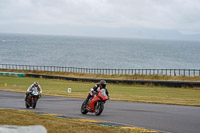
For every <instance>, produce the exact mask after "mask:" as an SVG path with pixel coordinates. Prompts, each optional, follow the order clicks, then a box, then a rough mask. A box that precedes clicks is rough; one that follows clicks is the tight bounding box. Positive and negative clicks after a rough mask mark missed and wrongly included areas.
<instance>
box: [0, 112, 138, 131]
mask: <svg viewBox="0 0 200 133" xmlns="http://www.w3.org/2000/svg"><path fill="white" fill-rule="evenodd" d="M0 114H1V115H0V125H18V126H28V125H43V126H44V127H45V128H46V129H47V131H48V133H94V132H95V133H102V132H105V133H130V132H131V133H142V132H141V131H137V130H135V131H134V130H127V129H121V128H119V127H104V126H100V125H97V124H94V123H88V122H80V121H76V120H74V119H68V118H57V117H52V116H45V115H38V114H35V113H33V112H30V111H23V110H18V111H17V110H11V109H0Z"/></svg>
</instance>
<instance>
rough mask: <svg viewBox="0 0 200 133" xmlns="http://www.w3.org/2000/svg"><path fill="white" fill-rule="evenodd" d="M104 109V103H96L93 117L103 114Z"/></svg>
mask: <svg viewBox="0 0 200 133" xmlns="http://www.w3.org/2000/svg"><path fill="white" fill-rule="evenodd" d="M103 109H104V103H103V102H98V103H97V104H96V106H95V115H96V116H98V115H100V114H101V113H102V112H103Z"/></svg>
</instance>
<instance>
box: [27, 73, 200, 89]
mask: <svg viewBox="0 0 200 133" xmlns="http://www.w3.org/2000/svg"><path fill="white" fill-rule="evenodd" d="M26 76H27V77H35V78H41V77H42V78H48V79H62V80H71V81H82V82H95V83H97V82H99V81H100V79H95V78H92V79H91V78H74V77H65V76H53V75H43V74H26ZM105 80H106V82H107V83H115V84H142V85H146V84H151V85H156V86H167V87H200V82H191V81H166V80H120V79H105Z"/></svg>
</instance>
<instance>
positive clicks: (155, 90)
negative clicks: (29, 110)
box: [0, 76, 200, 106]
mask: <svg viewBox="0 0 200 133" xmlns="http://www.w3.org/2000/svg"><path fill="white" fill-rule="evenodd" d="M34 81H38V82H39V84H40V85H41V86H42V88H43V94H45V95H54V96H65V97H66V96H67V97H79V98H86V97H87V94H88V91H89V90H90V88H91V87H93V86H94V83H89V82H74V81H66V80H56V79H43V78H28V77H23V78H19V77H9V76H0V90H7V91H17V92H25V91H26V89H27V88H28V87H29V86H30V84H32V83H33V82H34ZM5 83H7V87H5V86H4V84H5ZM107 87H108V90H109V93H110V99H111V100H122V101H131V102H145V103H161V104H174V105H189V106H200V88H174V87H159V86H145V85H124V84H108V85H107ZM68 88H72V93H70V94H68V93H67V89H68Z"/></svg>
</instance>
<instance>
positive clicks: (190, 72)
mask: <svg viewBox="0 0 200 133" xmlns="http://www.w3.org/2000/svg"><path fill="white" fill-rule="evenodd" d="M0 69H13V70H29V71H35V70H37V71H51V72H73V73H89V74H105V75H115V74H124V75H125V74H127V75H168V76H200V69H98V68H76V67H61V66H35V65H14V64H0Z"/></svg>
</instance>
